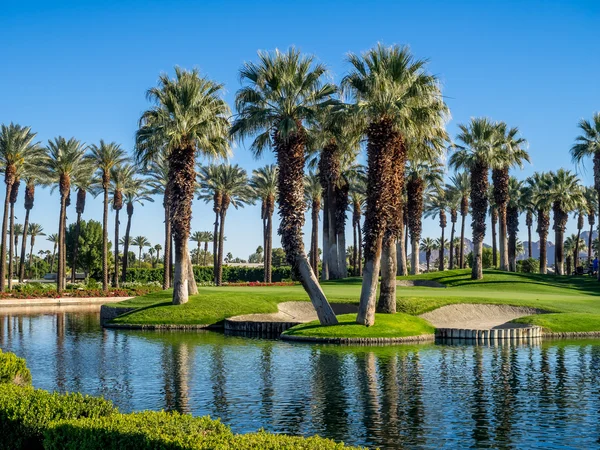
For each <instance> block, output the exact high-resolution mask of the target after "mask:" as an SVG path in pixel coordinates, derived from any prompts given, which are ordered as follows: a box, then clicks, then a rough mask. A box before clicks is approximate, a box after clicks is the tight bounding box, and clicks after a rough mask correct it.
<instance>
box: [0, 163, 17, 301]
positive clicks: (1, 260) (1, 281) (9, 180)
mask: <svg viewBox="0 0 600 450" xmlns="http://www.w3.org/2000/svg"><path fill="white" fill-rule="evenodd" d="M4 181H5V183H6V194H5V196H4V216H3V218H2V238H1V239H0V241H1V242H2V243H1V244H0V292H4V290H5V283H6V231H7V227H8V210H9V207H10V194H11V191H12V187H13V184H14V182H15V169H14V167H13V166H8V167H6V169H5V175H4ZM10 245H12V242H11V243H10Z"/></svg>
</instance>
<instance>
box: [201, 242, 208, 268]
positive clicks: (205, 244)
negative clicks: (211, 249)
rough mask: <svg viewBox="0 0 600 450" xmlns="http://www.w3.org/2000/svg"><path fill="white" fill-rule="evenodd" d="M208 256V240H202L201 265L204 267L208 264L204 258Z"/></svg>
mask: <svg viewBox="0 0 600 450" xmlns="http://www.w3.org/2000/svg"><path fill="white" fill-rule="evenodd" d="M207 258H208V241H204V258H203V260H202V265H203V266H204V267H206V265H207V264H208V261H207V260H206V259H207Z"/></svg>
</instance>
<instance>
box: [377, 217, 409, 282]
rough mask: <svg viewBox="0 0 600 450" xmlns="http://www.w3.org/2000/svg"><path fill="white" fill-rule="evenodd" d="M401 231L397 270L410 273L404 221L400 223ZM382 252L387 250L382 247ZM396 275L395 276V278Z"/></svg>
mask: <svg viewBox="0 0 600 450" xmlns="http://www.w3.org/2000/svg"><path fill="white" fill-rule="evenodd" d="M399 226H400V230H399V231H400V232H399V233H398V242H397V244H398V245H397V246H396V247H397V248H396V252H395V253H396V266H397V269H396V272H397V273H398V275H401V276H403V277H404V276H406V275H408V267H407V265H406V241H405V239H406V234H405V233H404V221H402V222H400V223H399ZM382 252H385V248H382ZM395 279H396V277H395V276H394V280H395Z"/></svg>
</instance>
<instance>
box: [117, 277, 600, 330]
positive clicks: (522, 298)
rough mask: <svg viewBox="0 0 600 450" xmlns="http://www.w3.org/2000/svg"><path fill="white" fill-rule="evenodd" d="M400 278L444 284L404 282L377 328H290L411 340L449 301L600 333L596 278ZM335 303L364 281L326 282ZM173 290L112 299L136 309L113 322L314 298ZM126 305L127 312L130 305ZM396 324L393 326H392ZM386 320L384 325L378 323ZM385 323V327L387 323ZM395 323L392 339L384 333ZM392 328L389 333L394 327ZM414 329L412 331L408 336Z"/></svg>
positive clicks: (283, 291)
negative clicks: (182, 296)
mask: <svg viewBox="0 0 600 450" xmlns="http://www.w3.org/2000/svg"><path fill="white" fill-rule="evenodd" d="M399 279H405V280H414V279H421V280H431V281H436V282H438V283H441V284H443V285H445V286H446V287H447V288H446V289H436V288H430V287H401V286H399V287H398V290H397V309H398V312H399V313H400V314H397V315H395V316H386V315H378V316H377V318H376V324H375V326H373V327H369V328H367V327H362V326H358V325H354V324H352V321H353V318H354V316H353V315H344V316H339V319H340V322H341V324H340V325H338V326H337V327H327V328H324V327H319V326H315V325H316V324H303V325H300V326H298V327H296V328H295V329H292V330H290V331H288V334H290V333H302V335H304V336H308V335H318V334H322V335H323V336H325V335H327V336H330V337H342V336H343V337H347V338H350V337H369V336H370V337H377V338H381V337H398V338H400V337H406V336H408V335H409V334H412V335H413V336H420V335H422V334H428V333H431V326H430V325H428V324H427V323H423V322H424V321H423V320H422V319H421V318H419V317H417V316H419V315H420V314H423V313H425V312H428V311H432V310H434V309H437V308H440V307H442V306H445V305H450V304H459V303H469V304H501V305H513V306H523V307H530V308H536V309H541V310H545V311H549V312H551V313H552V314H543V315H535V316H528V317H523V318H520V319H517V320H516V321H518V322H522V323H528V324H531V325H538V326H541V327H543V328H544V330H545V331H546V332H554V333H577V332H581V333H589V332H598V331H600V301H599V300H598V294H600V283H599V282H598V281H596V280H595V279H594V278H592V277H588V276H580V277H571V276H569V277H567V276H562V277H557V276H554V275H534V274H521V273H507V272H501V271H494V270H489V271H485V272H484V278H483V280H477V281H474V280H471V279H470V270H452V271H445V272H433V273H429V274H423V275H418V276H409V277H403V278H399ZM322 286H323V290H324V292H325V294H326V295H327V298H328V299H329V301H330V302H332V303H348V304H358V300H359V296H360V286H361V280H360V279H359V278H349V279H345V280H340V281H331V282H325V283H323V284H322ZM170 299H171V292H170V291H162V292H157V293H152V294H148V295H145V296H141V297H136V298H133V299H131V300H126V301H124V302H120V303H115V304H111V305H109V306H111V307H114V308H127V309H131V308H134V310H133V311H130V312H128V313H127V314H124V315H122V316H119V317H117V318H116V319H114V320H113V321H112V322H111V324H112V325H123V326H133V327H137V326H139V327H144V326H153V325H154V326H158V325H167V326H182V327H183V326H189V325H206V326H209V325H213V326H214V325H219V324H222V323H223V321H224V320H225V319H226V318H230V317H233V316H239V315H245V314H264V313H275V312H277V305H278V304H279V303H282V302H289V301H306V302H307V301H309V299H308V297H307V295H306V293H305V292H304V290H303V289H302V286H300V285H294V286H270V287H264V286H263V287H201V288H200V292H199V293H198V295H194V296H191V297H190V301H189V302H188V303H187V304H185V305H181V306H173V305H172V304H171V303H170ZM127 309H126V310H127ZM388 320H389V321H391V322H392V324H391V325H390V324H389V323H386V321H388ZM378 324H379V325H381V326H378ZM384 325H385V326H384ZM387 327H389V328H390V329H391V330H394V331H393V333H394V335H393V336H390V335H389V334H387V335H385V336H384V335H383V333H386V332H387V331H384V328H387ZM390 332H391V331H390ZM407 333H408V334H407Z"/></svg>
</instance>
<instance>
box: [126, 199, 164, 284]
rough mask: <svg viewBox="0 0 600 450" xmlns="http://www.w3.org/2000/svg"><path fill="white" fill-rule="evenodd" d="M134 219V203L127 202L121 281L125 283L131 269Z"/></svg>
mask: <svg viewBox="0 0 600 450" xmlns="http://www.w3.org/2000/svg"><path fill="white" fill-rule="evenodd" d="M132 217H133V203H132V202H127V225H126V226H125V242H124V243H123V267H122V273H121V280H123V283H124V282H126V281H127V269H128V268H129V237H130V236H131V218H132ZM158 258H159V254H158V251H157V252H156V260H157V261H158Z"/></svg>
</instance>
